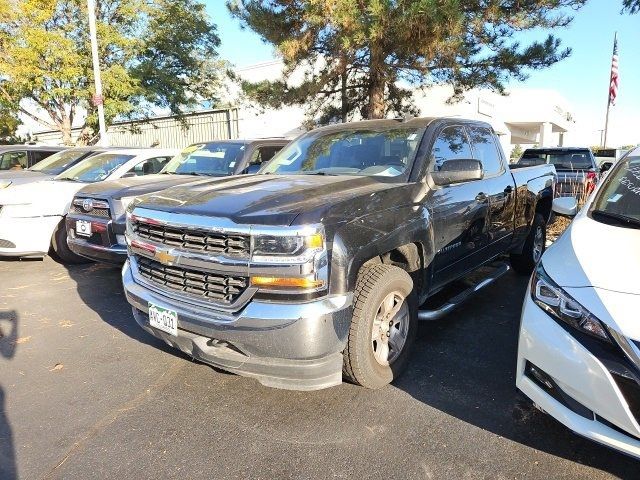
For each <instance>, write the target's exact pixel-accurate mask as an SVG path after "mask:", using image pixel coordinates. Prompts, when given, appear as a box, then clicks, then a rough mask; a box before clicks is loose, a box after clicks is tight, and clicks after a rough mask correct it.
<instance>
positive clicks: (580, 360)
mask: <svg viewBox="0 0 640 480" xmlns="http://www.w3.org/2000/svg"><path fill="white" fill-rule="evenodd" d="M598 342H600V341H599V340H592V343H593V348H592V347H589V345H590V343H589V339H586V341H585V339H581V334H580V333H579V332H576V334H575V335H574V334H573V332H571V331H570V330H567V329H565V328H563V327H562V326H560V325H559V324H558V323H556V321H555V320H553V319H552V318H551V317H549V315H547V314H546V313H545V312H544V311H543V310H542V309H540V308H539V307H538V306H537V305H536V304H535V303H534V302H533V300H532V299H531V296H530V295H529V293H527V296H526V299H525V302H524V307H523V311H522V320H521V326H520V338H519V343H518V364H517V371H516V385H517V387H518V389H520V390H521V391H522V392H523V393H524V394H525V395H526V396H527V397H529V398H530V399H531V400H533V401H534V402H535V403H536V404H537V405H538V406H539V407H540V408H542V409H543V410H544V411H545V412H547V413H548V414H549V415H551V416H552V417H554V418H555V419H556V420H558V421H559V422H561V423H562V424H564V425H565V426H566V427H568V428H570V429H571V430H573V431H574V432H576V433H577V434H579V435H581V436H583V437H586V438H589V439H591V440H593V441H596V442H598V443H601V444H604V445H607V446H609V447H611V448H614V449H616V450H619V451H621V452H624V453H626V454H628V455H631V456H634V457H636V458H640V425H639V424H638V420H637V418H636V416H635V415H634V411H635V410H636V408H635V407H634V404H635V403H636V402H637V401H639V400H640V398H636V397H637V396H638V395H637V394H636V393H635V391H636V390H635V389H634V388H632V389H631V390H629V389H628V388H627V389H626V392H625V393H623V392H622V390H621V388H620V384H619V383H618V382H620V379H619V378H620V377H618V373H616V372H617V371H624V372H626V374H627V375H628V376H630V377H636V374H635V373H633V372H634V367H633V365H631V364H630V363H629V362H628V361H627V360H626V358H625V357H624V355H623V354H622V353H621V352H620V353H616V351H615V348H611V349H608V348H602V349H600V347H599V344H598ZM587 347H589V348H587ZM531 365H533V366H535V368H537V369H538V370H539V371H540V370H541V371H542V372H544V374H546V375H547V376H548V377H549V380H550V383H551V384H553V388H551V389H549V388H546V387H545V386H544V385H543V384H542V383H541V382H540V381H537V380H536V378H535V377H534V376H532V375H531V374H530V373H529V372H530V370H529V369H530V366H531ZM612 365H614V366H615V367H614V368H612ZM614 377H617V378H618V382H616V378H614ZM637 391H640V390H637ZM551 392H553V393H551ZM630 392H631V393H630ZM625 394H626V396H625ZM636 415H637V411H636Z"/></svg>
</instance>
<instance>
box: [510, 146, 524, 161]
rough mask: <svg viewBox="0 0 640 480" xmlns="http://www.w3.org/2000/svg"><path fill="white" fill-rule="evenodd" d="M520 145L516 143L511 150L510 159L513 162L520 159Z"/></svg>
mask: <svg viewBox="0 0 640 480" xmlns="http://www.w3.org/2000/svg"><path fill="white" fill-rule="evenodd" d="M522 152H523V151H522V146H521V145H519V144H518V145H516V146H515V147H513V150H511V161H512V162H515V161H518V160H520V157H521V156H522Z"/></svg>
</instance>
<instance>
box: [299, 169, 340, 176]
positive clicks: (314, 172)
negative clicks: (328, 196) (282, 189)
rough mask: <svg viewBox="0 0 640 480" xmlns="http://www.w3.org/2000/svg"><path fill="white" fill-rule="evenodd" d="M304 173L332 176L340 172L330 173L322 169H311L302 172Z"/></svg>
mask: <svg viewBox="0 0 640 480" xmlns="http://www.w3.org/2000/svg"><path fill="white" fill-rule="evenodd" d="M302 174H303V175H327V176H331V177H335V176H337V175H338V174H337V173H329V172H325V171H322V170H318V171H311V172H302Z"/></svg>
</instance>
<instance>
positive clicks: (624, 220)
mask: <svg viewBox="0 0 640 480" xmlns="http://www.w3.org/2000/svg"><path fill="white" fill-rule="evenodd" d="M591 215H596V216H600V217H603V218H606V219H609V220H614V221H616V222H617V223H618V224H622V225H626V226H629V227H631V228H640V220H638V219H637V218H633V217H627V216H626V215H621V214H619V213H612V212H607V211H606V210H592V211H591Z"/></svg>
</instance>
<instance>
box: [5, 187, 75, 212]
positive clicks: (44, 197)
mask: <svg viewBox="0 0 640 480" xmlns="http://www.w3.org/2000/svg"><path fill="white" fill-rule="evenodd" d="M86 185H87V184H86V183H81V182H66V181H59V180H41V181H38V182H32V183H28V184H24V185H17V186H16V187H9V188H5V189H3V190H0V205H14V204H31V205H33V207H34V211H35V212H36V213H37V214H38V215H64V214H66V213H67V211H68V210H69V204H70V203H71V200H72V199H73V196H74V195H75V194H76V192H77V191H78V190H80V189H81V188H82V187H84V186H86Z"/></svg>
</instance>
